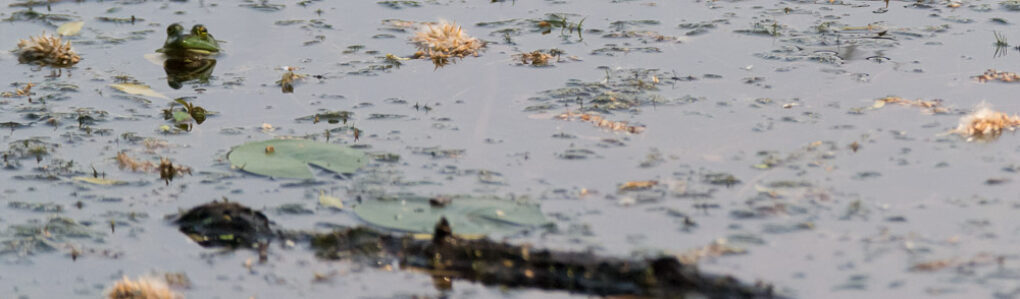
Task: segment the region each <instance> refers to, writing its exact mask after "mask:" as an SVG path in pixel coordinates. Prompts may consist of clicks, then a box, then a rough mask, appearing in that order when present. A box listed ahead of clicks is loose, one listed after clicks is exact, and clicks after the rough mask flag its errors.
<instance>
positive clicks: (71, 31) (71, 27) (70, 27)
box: [57, 21, 85, 36]
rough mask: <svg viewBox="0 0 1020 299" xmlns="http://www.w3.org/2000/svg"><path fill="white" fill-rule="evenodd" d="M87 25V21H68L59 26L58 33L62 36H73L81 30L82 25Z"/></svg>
mask: <svg viewBox="0 0 1020 299" xmlns="http://www.w3.org/2000/svg"><path fill="white" fill-rule="evenodd" d="M84 25H85V22H82V21H76V22H67V23H64V24H61V25H60V27H57V34H59V35H61V36H72V35H77V34H78V32H80V31H81V27H82V26H84Z"/></svg>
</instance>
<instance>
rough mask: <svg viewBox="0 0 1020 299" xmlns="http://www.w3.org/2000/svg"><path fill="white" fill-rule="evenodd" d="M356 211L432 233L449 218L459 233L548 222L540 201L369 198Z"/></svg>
mask: <svg viewBox="0 0 1020 299" xmlns="http://www.w3.org/2000/svg"><path fill="white" fill-rule="evenodd" d="M354 213H355V214H357V215H358V217H360V218H361V219H362V220H364V221H365V222H368V223H369V224H371V225H375V226H379V227H383V228H387V229H393V230H400V231H407V232H415V233H431V232H432V230H433V229H434V227H435V225H436V222H438V221H439V219H440V218H442V217H444V216H445V217H446V219H447V220H448V221H449V222H450V226H451V227H452V228H453V231H455V232H457V233H458V234H465V235H477V234H489V233H511V232H516V231H520V230H523V229H526V228H531V227H537V226H541V225H544V224H546V223H548V221H546V219H545V216H542V211H541V210H540V209H539V206H538V205H537V204H531V203H523V202H519V201H515V200H510V199H496V198H478V197H468V196H462V197H448V198H442V199H435V198H432V199H430V198H427V197H423V196H405V197H400V198H380V199H377V200H367V201H365V202H363V203H361V204H359V205H357V206H356V207H354Z"/></svg>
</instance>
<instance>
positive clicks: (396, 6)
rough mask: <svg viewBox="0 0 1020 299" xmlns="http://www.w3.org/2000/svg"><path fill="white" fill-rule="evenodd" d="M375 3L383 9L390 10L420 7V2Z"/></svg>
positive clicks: (404, 0)
mask: <svg viewBox="0 0 1020 299" xmlns="http://www.w3.org/2000/svg"><path fill="white" fill-rule="evenodd" d="M376 3H378V4H379V5H382V6H383V7H386V8H391V9H404V8H413V7H421V2H418V1H406V0H403V1H379V2H376Z"/></svg>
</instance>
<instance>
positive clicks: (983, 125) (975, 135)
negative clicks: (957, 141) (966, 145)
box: [950, 105, 1020, 141]
mask: <svg viewBox="0 0 1020 299" xmlns="http://www.w3.org/2000/svg"><path fill="white" fill-rule="evenodd" d="M1018 126H1020V117H1018V116H1016V115H1013V116H1009V115H1008V114H1005V113H1002V112H998V111H995V110H992V109H991V108H988V107H987V106H986V105H981V106H979V107H978V109H977V110H976V111H974V112H973V113H971V114H968V115H965V116H963V118H960V124H959V125H957V127H956V129H954V130H952V131H950V133H954V134H959V135H960V136H963V137H966V138H967V141H973V140H975V139H977V140H993V139H995V138H998V137H999V135H1002V132H1003V131H1007V130H1008V131H1013V130H1016V128H1017V127H1018Z"/></svg>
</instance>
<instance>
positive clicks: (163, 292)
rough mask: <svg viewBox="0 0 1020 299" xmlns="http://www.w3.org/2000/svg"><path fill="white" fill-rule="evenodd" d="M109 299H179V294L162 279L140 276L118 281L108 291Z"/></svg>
mask: <svg viewBox="0 0 1020 299" xmlns="http://www.w3.org/2000/svg"><path fill="white" fill-rule="evenodd" d="M106 297H107V298H109V299H178V298H183V297H182V296H180V295H177V294H176V293H174V292H173V291H172V290H170V287H168V286H167V285H166V282H164V281H163V280H161V279H157V278H149V277H139V278H138V279H137V280H131V279H128V278H127V276H125V277H124V279H122V280H119V281H117V282H116V283H114V284H113V287H111V288H110V291H109V292H108V293H107V296H106Z"/></svg>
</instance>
